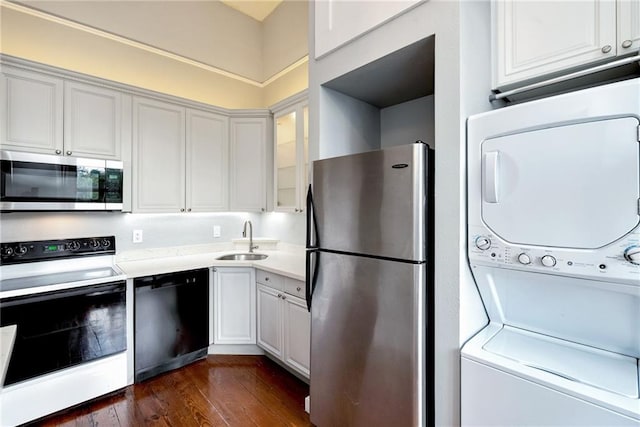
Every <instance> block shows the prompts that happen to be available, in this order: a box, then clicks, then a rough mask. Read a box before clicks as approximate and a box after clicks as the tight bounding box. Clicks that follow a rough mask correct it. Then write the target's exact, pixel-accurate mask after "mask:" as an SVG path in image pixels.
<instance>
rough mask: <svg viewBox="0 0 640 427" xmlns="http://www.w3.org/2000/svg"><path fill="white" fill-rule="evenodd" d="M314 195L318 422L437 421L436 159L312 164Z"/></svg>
mask: <svg viewBox="0 0 640 427" xmlns="http://www.w3.org/2000/svg"><path fill="white" fill-rule="evenodd" d="M312 176H313V177H312V184H311V185H310V187H309V191H308V193H307V259H306V262H307V305H308V307H309V309H310V311H311V374H310V404H311V406H310V415H311V421H312V423H313V424H315V425H316V426H318V427H326V426H414V425H432V424H433V385H432V384H433V382H432V378H433V321H432V319H433V308H432V307H433V279H432V277H433V150H431V149H429V148H428V147H427V145H426V144H424V143H422V142H420V141H418V142H416V143H414V144H409V145H404V146H398V147H393V148H388V149H384V150H379V151H371V152H366V153H361V154H355V155H349V156H344V157H336V158H331V159H325V160H319V161H315V162H313V173H312Z"/></svg>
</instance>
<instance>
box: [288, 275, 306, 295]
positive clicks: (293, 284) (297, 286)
mask: <svg viewBox="0 0 640 427" xmlns="http://www.w3.org/2000/svg"><path fill="white" fill-rule="evenodd" d="M284 291H285V292H286V293H288V294H290V295H294V296H297V297H298V298H302V299H305V296H306V295H305V285H304V282H301V281H299V280H294V279H290V278H288V277H285V278H284Z"/></svg>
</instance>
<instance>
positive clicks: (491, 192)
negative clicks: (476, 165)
mask: <svg viewBox="0 0 640 427" xmlns="http://www.w3.org/2000/svg"><path fill="white" fill-rule="evenodd" d="M499 184H500V152H499V151H490V152H488V153H485V154H484V159H483V163H482V195H483V198H484V201H485V202H487V203H498V202H499V201H500V185H499Z"/></svg>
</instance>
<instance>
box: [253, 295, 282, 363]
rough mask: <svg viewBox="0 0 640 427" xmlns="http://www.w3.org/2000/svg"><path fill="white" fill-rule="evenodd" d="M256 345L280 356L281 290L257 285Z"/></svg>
mask: <svg viewBox="0 0 640 427" xmlns="http://www.w3.org/2000/svg"><path fill="white" fill-rule="evenodd" d="M257 290H258V345H259V346H260V347H262V348H264V349H266V350H268V351H269V352H271V353H272V354H273V355H275V356H277V357H278V358H282V326H281V325H282V305H281V304H280V297H281V296H282V292H280V291H277V290H275V289H271V288H269V287H267V286H263V285H258V288H257Z"/></svg>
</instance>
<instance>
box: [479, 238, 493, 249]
mask: <svg viewBox="0 0 640 427" xmlns="http://www.w3.org/2000/svg"><path fill="white" fill-rule="evenodd" d="M490 247H491V240H490V239H489V238H488V237H485V236H479V237H476V248H478V249H480V250H481V251H486V250H487V249H489V248H490Z"/></svg>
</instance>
